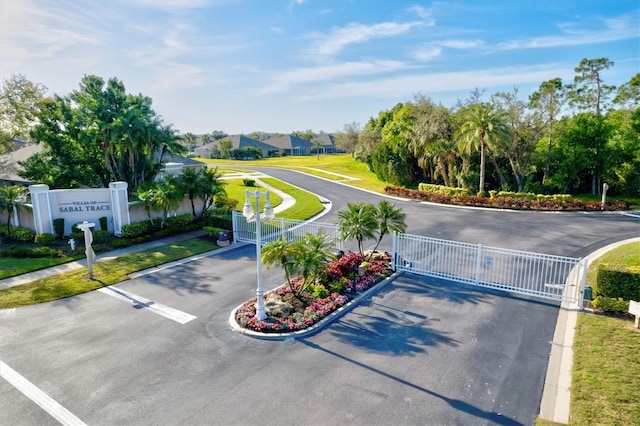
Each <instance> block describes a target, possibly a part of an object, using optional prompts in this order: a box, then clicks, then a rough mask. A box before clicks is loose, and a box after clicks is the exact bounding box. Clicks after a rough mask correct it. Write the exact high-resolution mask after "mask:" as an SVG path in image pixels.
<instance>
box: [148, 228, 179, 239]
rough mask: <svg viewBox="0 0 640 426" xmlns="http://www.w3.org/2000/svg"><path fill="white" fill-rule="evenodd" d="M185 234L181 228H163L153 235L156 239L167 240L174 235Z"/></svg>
mask: <svg viewBox="0 0 640 426" xmlns="http://www.w3.org/2000/svg"><path fill="white" fill-rule="evenodd" d="M182 232H184V229H181V228H175V227H173V226H172V227H167V228H162V229H160V230H158V231H156V232H155V233H154V234H153V235H154V236H155V237H156V238H166V237H170V236H172V235H176V234H180V233H182Z"/></svg>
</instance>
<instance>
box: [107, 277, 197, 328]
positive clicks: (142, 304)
mask: <svg viewBox="0 0 640 426" xmlns="http://www.w3.org/2000/svg"><path fill="white" fill-rule="evenodd" d="M98 291H99V292H102V293H104V294H107V295H109V296H112V297H115V298H116V299H120V300H124V301H125V302H129V303H131V304H132V305H134V306H135V307H139V308H141V309H148V310H149V311H151V312H153V313H154V314H158V315H161V316H163V317H165V318H169V319H170V320H173V321H175V322H177V323H180V324H186V323H188V322H189V321H191V320H193V319H196V318H197V317H196V316H194V315H191V314H188V313H186V312H182V311H179V310H177V309H173V308H170V307H169V306H166V305H162V304H160V303H156V302H154V301H153V300H149V299H145V298H144V297H141V296H138V295H136V294H133V293H129V292H128V291H124V290H122V289H120V288H117V287H114V286H110V287H102V288H100V289H98Z"/></svg>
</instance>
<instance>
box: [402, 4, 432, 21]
mask: <svg viewBox="0 0 640 426" xmlns="http://www.w3.org/2000/svg"><path fill="white" fill-rule="evenodd" d="M408 10H409V12H413V13H415V14H416V15H418V17H420V18H422V19H423V20H424V22H425V24H426V25H428V26H433V25H435V23H436V21H435V19H433V17H432V16H431V11H430V10H429V9H426V8H424V7H422V6H420V5H419V4H417V5H415V6H411V7H410V8H409V9H408Z"/></svg>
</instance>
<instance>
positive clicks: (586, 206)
mask: <svg viewBox="0 0 640 426" xmlns="http://www.w3.org/2000/svg"><path fill="white" fill-rule="evenodd" d="M384 191H385V193H387V194H389V195H397V196H400V197H405V198H410V199H412V200H419V201H429V202H432V203H440V204H453V205H460V206H475V207H492V208H497V209H513V210H546V211H563V210H564V211H602V210H609V211H616V210H629V209H630V208H631V203H630V202H628V201H619V200H615V201H607V202H606V203H604V205H603V204H602V203H601V202H599V201H586V202H583V201H582V200H580V199H577V198H566V197H559V198H558V199H554V198H550V199H549V198H544V199H535V200H532V199H524V198H513V197H477V196H472V195H465V196H452V195H444V194H436V193H431V192H424V191H417V190H415V189H407V188H399V187H392V186H387V187H386V188H385V189H384Z"/></svg>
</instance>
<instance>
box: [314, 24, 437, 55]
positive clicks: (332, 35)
mask: <svg viewBox="0 0 640 426" xmlns="http://www.w3.org/2000/svg"><path fill="white" fill-rule="evenodd" d="M420 25H424V23H423V22H407V23H397V22H382V23H379V24H373V25H364V24H356V23H352V24H349V25H347V26H346V27H344V28H334V29H333V30H332V31H331V32H329V33H328V34H319V33H313V34H312V35H311V37H312V38H313V39H315V43H314V46H313V47H312V48H311V52H312V54H314V55H318V56H322V57H327V56H332V55H334V54H336V53H338V52H340V51H341V50H342V49H344V48H345V47H347V46H349V45H351V44H356V43H364V42H367V41H369V40H372V39H377V38H384V37H392V36H397V35H400V34H403V33H406V32H408V31H410V30H411V29H412V28H414V27H416V26H420Z"/></svg>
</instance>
